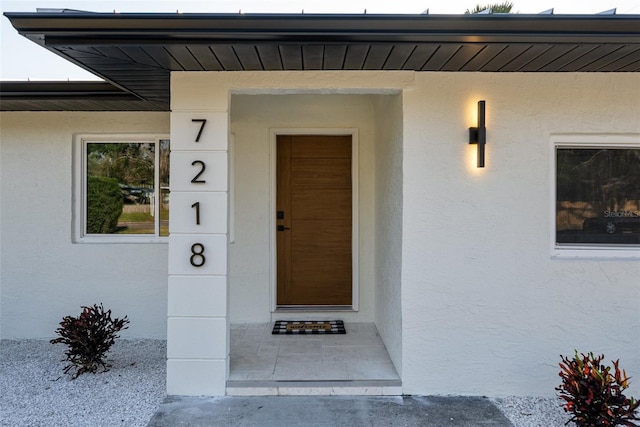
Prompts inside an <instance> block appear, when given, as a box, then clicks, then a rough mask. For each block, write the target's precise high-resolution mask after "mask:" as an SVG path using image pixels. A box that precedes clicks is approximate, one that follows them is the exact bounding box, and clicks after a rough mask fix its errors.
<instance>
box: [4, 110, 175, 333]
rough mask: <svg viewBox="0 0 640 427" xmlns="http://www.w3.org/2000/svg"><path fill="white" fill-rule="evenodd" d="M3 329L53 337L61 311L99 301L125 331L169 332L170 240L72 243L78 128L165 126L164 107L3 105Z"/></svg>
mask: <svg viewBox="0 0 640 427" xmlns="http://www.w3.org/2000/svg"><path fill="white" fill-rule="evenodd" d="M0 120H1V128H0V129H1V142H0V150H1V151H0V153H1V155H0V160H1V165H0V166H1V167H0V173H1V180H0V185H1V187H0V195H1V197H0V212H1V218H2V221H1V224H0V226H1V229H0V239H1V242H0V243H1V247H2V252H1V259H0V263H1V265H0V272H1V273H0V274H1V276H0V286H1V288H0V297H1V298H0V338H8V339H12V338H50V337H53V336H54V334H55V329H56V328H57V326H58V323H59V322H60V320H61V319H62V317H63V316H65V315H77V314H79V312H80V306H82V305H91V304H94V303H100V302H102V303H104V305H105V308H110V309H112V310H113V315H114V316H116V317H122V316H124V315H127V316H128V317H129V319H130V320H131V324H130V327H129V329H128V330H126V331H123V333H122V334H121V336H122V337H130V338H133V337H144V338H165V337H166V318H167V245H166V244H99V243H98V244H80V243H75V244H74V243H72V229H71V227H72V211H73V206H72V203H73V200H72V196H73V194H72V173H73V167H74V165H73V163H72V147H73V134H74V133H167V134H168V133H169V115H168V114H165V113H135V114H132V113H80V112H64V113H58V112H4V113H2V114H1V116H0Z"/></svg>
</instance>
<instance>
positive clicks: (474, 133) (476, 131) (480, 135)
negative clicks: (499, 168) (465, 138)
mask: <svg viewBox="0 0 640 427" xmlns="http://www.w3.org/2000/svg"><path fill="white" fill-rule="evenodd" d="M484 104H485V101H478V127H470V128H469V144H477V145H478V165H477V166H478V167H479V168H483V167H484V146H485V144H486V143H487V128H486V127H485V114H484V107H485V106H484Z"/></svg>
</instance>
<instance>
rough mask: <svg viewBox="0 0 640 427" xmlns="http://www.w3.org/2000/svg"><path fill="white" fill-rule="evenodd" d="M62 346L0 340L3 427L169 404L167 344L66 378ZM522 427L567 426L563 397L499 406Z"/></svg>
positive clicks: (135, 415)
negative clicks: (166, 400) (102, 368)
mask: <svg viewBox="0 0 640 427" xmlns="http://www.w3.org/2000/svg"><path fill="white" fill-rule="evenodd" d="M65 349H66V347H65V346H64V345H62V344H55V345H53V344H49V342H48V341H44V340H19V341H13V340H2V341H0V426H3V427H4V426H6V427H9V426H11V427H23V426H24V427H50V426H56V427H64V426H72V427H84V426H91V427H116V426H123V427H125V426H126V427H143V426H146V425H147V423H148V422H149V420H150V419H151V417H152V416H153V414H154V412H155V411H156V410H157V409H158V407H159V406H160V403H161V402H162V400H163V399H164V397H165V376H166V362H165V357H166V356H165V355H166V341H160V340H125V339H120V340H118V341H116V343H115V345H114V346H113V347H112V349H111V351H110V352H109V353H108V358H107V359H108V361H109V363H111V364H112V365H113V366H112V368H111V370H110V371H108V372H104V373H102V372H101V373H97V374H84V375H81V376H79V377H78V378H77V379H75V380H72V379H71V376H70V375H64V374H63V372H62V369H63V368H64V366H65V363H64V362H61V360H62V359H64V351H65ZM492 401H493V402H494V403H495V404H496V406H498V408H499V409H500V410H501V411H502V412H503V413H504V414H505V416H506V417H507V418H509V420H510V421H511V422H512V423H513V425H514V426H516V427H556V426H557V427H561V426H564V424H565V422H566V421H567V420H568V418H569V416H568V414H566V413H565V412H564V411H563V410H562V408H561V401H560V400H559V399H558V398H541V397H505V398H500V399H492Z"/></svg>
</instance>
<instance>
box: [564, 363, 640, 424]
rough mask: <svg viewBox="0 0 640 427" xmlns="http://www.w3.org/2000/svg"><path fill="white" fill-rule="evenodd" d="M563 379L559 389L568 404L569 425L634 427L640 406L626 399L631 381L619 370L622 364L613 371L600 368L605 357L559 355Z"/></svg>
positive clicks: (638, 403)
mask: <svg viewBox="0 0 640 427" xmlns="http://www.w3.org/2000/svg"><path fill="white" fill-rule="evenodd" d="M560 358H561V359H562V363H560V377H561V378H562V384H561V385H560V386H559V387H556V390H557V391H558V392H559V395H560V398H561V399H563V400H564V401H565V402H566V403H565V404H564V410H565V411H566V412H569V413H570V414H571V415H572V416H571V418H570V419H569V421H567V424H569V423H570V422H572V421H573V422H575V423H576V425H577V426H578V427H596V426H627V427H635V426H638V424H636V423H634V422H633V421H634V420H639V419H640V418H638V416H637V410H638V406H640V402H638V401H636V400H635V399H634V398H633V397H629V398H628V397H626V396H625V395H624V394H623V392H624V390H626V389H627V388H629V377H627V373H626V372H625V371H624V370H622V371H621V370H620V368H619V367H618V364H619V360H616V361H615V362H613V367H614V373H611V367H609V366H604V365H601V362H602V360H603V359H604V355H601V356H598V357H594V355H593V353H589V354H588V355H585V354H580V355H578V352H577V351H576V352H575V356H574V357H573V359H569V358H568V357H564V356H562V355H560Z"/></svg>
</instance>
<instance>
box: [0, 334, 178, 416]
mask: <svg viewBox="0 0 640 427" xmlns="http://www.w3.org/2000/svg"><path fill="white" fill-rule="evenodd" d="M65 350H66V346H65V345H63V344H55V345H54V344H49V342H48V341H45V340H20V341H12V340H2V341H0V426H7V427H8V426H11V427H22V426H24V427H40V426H42V427H45V426H46V427H51V426H55V427H64V426H73V427H83V426H91V427H102V426H104V427H116V426H123V427H124V426H126V427H138V426H140V427H142V426H146V425H147V423H148V422H149V420H150V419H151V417H152V415H153V413H154V412H155V411H156V410H157V409H158V407H159V405H160V403H161V402H162V400H163V399H164V397H165V376H166V362H165V360H166V341H160V340H125V339H120V340H117V341H116V343H115V345H114V346H113V347H112V348H111V351H110V352H109V353H107V360H108V362H109V363H110V364H112V365H113V366H112V368H111V370H110V371H108V372H104V373H102V372H101V373H97V374H90V373H89V374H84V375H80V376H79V377H78V378H77V379H75V380H71V376H70V375H65V374H64V373H63V372H62V369H63V368H64V366H65V365H66V363H63V362H61V360H62V359H64V357H65V356H64V351H65Z"/></svg>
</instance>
